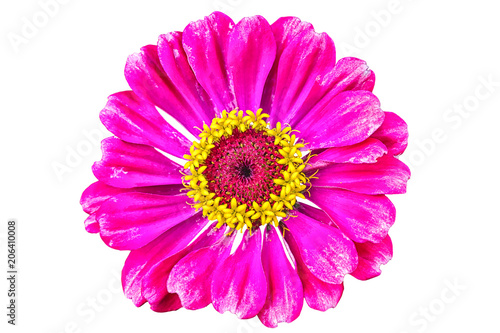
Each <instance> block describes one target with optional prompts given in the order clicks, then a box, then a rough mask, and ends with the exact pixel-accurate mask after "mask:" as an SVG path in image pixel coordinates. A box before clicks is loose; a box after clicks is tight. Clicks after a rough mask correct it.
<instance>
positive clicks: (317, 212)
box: [296, 202, 338, 228]
mask: <svg viewBox="0 0 500 333" xmlns="http://www.w3.org/2000/svg"><path fill="white" fill-rule="evenodd" d="M296 210H297V211H299V212H301V213H302V214H304V215H307V216H309V217H310V218H312V219H313V220H316V221H318V222H322V223H324V224H326V225H329V226H332V227H334V228H338V227H337V226H336V225H335V223H334V222H333V221H332V219H331V218H330V216H328V214H327V213H325V212H324V211H323V210H321V209H318V208H316V207H313V206H311V205H308V204H306V203H303V202H301V203H300V204H298V205H297V208H296Z"/></svg>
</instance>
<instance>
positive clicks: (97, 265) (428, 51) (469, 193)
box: [0, 0, 500, 333]
mask: <svg viewBox="0 0 500 333" xmlns="http://www.w3.org/2000/svg"><path fill="white" fill-rule="evenodd" d="M44 1H46V0H44ZM61 2H62V0H61ZM495 4H496V2H494V1H491V0H475V1H452V0H449V1H431V0H420V1H417V0H414V1H410V0H400V1H390V0H375V1H374V0H364V1H311V0H309V1H292V0H287V1H270V0H258V1H255V0H253V1H250V0H220V1H216V0H197V1H152V0H143V1H131V0H127V1H124V0H120V1H119V0H111V1H97V0H86V1H82V0H66V4H61V5H59V8H58V10H57V11H56V12H55V13H54V15H53V17H50V18H49V19H48V20H47V22H43V20H41V21H38V24H39V25H43V24H44V26H42V27H40V28H38V31H37V32H36V33H34V34H33V35H32V36H28V37H29V38H26V40H25V43H24V44H22V45H19V46H18V47H14V46H13V44H12V43H11V42H10V41H9V37H8V36H11V37H12V36H13V34H16V35H18V36H22V28H23V25H25V24H26V23H25V22H26V21H24V20H27V21H29V22H33V21H34V20H36V19H37V18H38V19H39V20H40V19H43V14H40V12H41V11H42V7H41V5H40V4H39V2H37V1H35V0H29V1H6V0H2V3H1V5H0V22H1V38H0V44H1V51H0V56H1V61H0V73H1V83H0V84H1V86H0V97H1V98H0V105H1V120H0V136H1V138H0V139H1V140H0V142H1V143H0V149H1V153H0V156H1V160H0V168H1V172H0V180H1V186H0V188H1V201H0V208H1V211H0V221H1V226H2V227H1V231H0V235H1V237H0V242H1V244H0V252H1V255H0V258H2V259H1V265H0V266H1V267H2V271H4V272H5V270H6V265H5V264H6V246H5V233H6V222H7V221H8V219H9V218H16V219H18V221H19V239H20V240H19V244H18V245H19V272H20V276H19V285H18V287H19V298H18V302H19V309H18V326H17V327H15V328H12V327H10V325H7V323H6V321H7V317H6V316H5V313H6V309H5V306H4V305H6V302H7V296H6V291H7V285H6V280H5V278H2V279H1V283H0V295H1V296H0V304H1V308H2V309H3V310H0V318H1V324H0V327H2V328H1V331H2V332H5V327H7V328H8V329H9V332H14V331H19V332H42V333H45V332H47V333H49V332H51V333H62V332H179V331H182V332H197V331H204V332H263V331H267V330H268V329H266V328H265V327H263V326H262V325H261V324H260V323H259V321H258V320H249V321H239V320H238V319H236V317H235V316H234V315H232V314H229V313H226V314H224V315H221V314H219V313H217V312H216V311H215V310H214V309H213V307H212V306H211V305H210V306H208V307H207V308H205V309H203V310H199V311H195V312H193V311H187V310H184V309H181V310H179V311H176V312H172V313H166V314H158V313H154V312H152V311H151V310H149V308H148V306H147V305H145V306H143V307H142V308H139V309H137V308H135V306H134V305H133V304H132V302H131V301H129V300H127V299H126V298H125V297H124V296H123V294H122V292H121V290H120V289H121V288H120V283H119V281H118V279H117V277H116V276H117V275H118V274H119V272H120V270H121V267H122V264H123V262H124V260H125V258H126V255H127V253H125V252H118V251H115V250H112V249H110V248H108V247H107V246H106V245H104V244H103V243H102V241H101V240H100V238H99V236H98V235H91V234H88V233H86V232H85V230H84V227H83V221H84V219H85V217H86V214H85V213H84V212H83V211H82V210H81V208H80V205H79V199H80V195H81V193H82V191H83V190H84V189H85V188H86V187H87V186H88V185H89V184H90V183H92V182H93V181H94V177H93V175H92V173H91V169H90V167H91V165H92V163H93V162H94V161H95V160H98V159H99V158H100V149H99V146H98V145H97V144H95V143H92V142H91V141H89V140H88V138H87V137H86V136H85V133H88V132H90V133H97V132H96V131H101V132H102V133H105V130H104V129H103V127H102V126H101V125H100V124H99V119H98V114H99V111H100V110H101V109H102V107H103V106H104V104H105V102H106V98H107V96H108V95H110V94H112V93H114V92H117V91H121V90H125V89H128V87H127V84H126V81H125V78H124V76H123V68H124V64H125V60H126V57H127V56H128V55H129V54H130V53H133V52H136V51H137V50H139V48H140V47H141V46H143V45H146V44H150V43H156V38H157V36H158V35H160V34H162V33H166V32H169V31H173V30H182V29H183V28H184V27H185V26H186V25H187V24H188V23H189V22H190V21H192V20H197V19H201V18H202V17H203V16H205V15H208V14H209V13H210V12H212V11H213V10H216V9H223V10H224V11H225V12H226V13H227V14H229V15H230V16H231V17H232V18H233V19H234V20H235V21H238V20H239V19H241V18H242V17H244V16H250V15H255V14H261V15H263V16H264V17H266V18H267V20H268V21H269V22H271V23H272V22H274V21H275V20H276V19H277V18H278V17H280V16H288V15H294V16H299V17H300V18H301V19H302V20H305V21H309V22H311V23H313V24H314V26H315V28H316V30H317V31H325V32H327V33H328V34H329V35H330V36H331V37H332V38H333V39H334V41H335V43H336V45H337V50H338V51H337V52H338V58H340V57H343V56H347V55H352V56H356V57H360V58H362V59H364V60H366V61H367V62H368V64H369V65H370V67H371V68H372V69H373V70H374V72H375V73H376V75H377V83H376V86H375V90H374V93H375V94H376V95H377V96H378V97H379V98H380V100H381V103H382V107H383V109H384V110H387V111H394V112H396V113H398V114H399V115H400V116H402V117H403V118H404V119H405V120H406V121H407V123H408V124H409V129H410V144H409V147H408V149H407V152H406V153H405V155H404V160H405V161H406V162H407V163H408V164H409V165H410V167H411V169H412V172H413V174H412V179H411V180H410V182H409V185H408V193H407V194H406V195H402V196H392V197H391V199H393V201H394V202H395V204H396V207H397V210H398V216H397V220H396V224H395V225H394V227H393V228H392V229H391V236H392V239H393V243H394V259H393V260H392V261H391V262H390V263H389V264H388V265H386V266H385V267H384V268H383V274H382V275H381V276H380V277H378V278H375V279H373V280H370V281H367V282H361V281H357V280H355V279H354V278H352V277H347V278H346V281H345V293H344V296H343V298H342V299H341V301H340V303H339V305H338V307H337V308H336V309H333V310H328V311H327V312H325V313H322V312H318V311H313V310H311V309H309V308H308V307H307V306H306V305H305V306H304V309H303V310H302V314H301V315H300V317H299V318H298V319H297V320H296V321H295V322H293V323H292V324H280V326H279V328H278V329H275V331H276V332H303V331H309V332H313V331H314V332H368V331H369V332H384V333H388V332H389V333H392V332H393V333H403V332H406V333H416V332H471V331H474V332H499V329H500V324H499V323H498V319H497V318H498V313H499V311H500V306H499V304H500V303H499V302H498V300H499V298H500V292H499V283H498V276H499V275H498V273H499V271H500V270H499V269H498V266H499V260H498V258H499V254H500V253H499V246H498V245H497V242H498V237H499V236H498V235H499V232H500V227H499V225H500V218H499V212H498V211H499V210H498V208H499V206H500V204H499V199H500V197H499V195H498V192H497V189H498V188H499V186H500V179H499V172H498V170H499V167H498V162H499V157H498V156H499V153H500V150H499V146H498V144H499V139H498V131H499V128H500V114H499V111H500V110H499V106H500V65H499V60H500V46H499V37H498V36H499V35H498V33H499V32H500V20H499V19H498V12H499V8H498V6H495ZM381 13H385V14H386V15H382V14H381ZM387 13H390V15H387ZM39 15H42V17H39ZM34 17H35V18H34ZM376 17H378V20H377V19H376ZM488 80H489V81H490V82H493V83H490V84H487V83H484V82H486V81H488ZM460 108H461V109H463V110H464V111H463V112H462V114H460V113H458V110H459V109H460ZM106 135H107V134H106ZM85 148H86V149H87V150H86V154H78V152H77V154H78V156H77V157H75V156H71V154H74V153H71V151H77V149H80V151H82V150H83V151H85ZM83 155H85V156H83ZM67 159H70V161H69V164H71V166H70V165H68V160H67ZM58 163H59V164H62V165H66V166H67V167H68V170H70V171H67V170H66V171H67V172H65V173H64V174H62V175H59V177H58V175H57V173H56V172H55V170H54V165H58ZM1 276H4V274H3V273H2V274H1ZM450 285H451V286H453V285H455V287H450ZM457 285H458V287H457ZM92 300H96V301H95V302H96V305H95V308H92V307H91V305H90V304H91V302H92ZM425 313H428V314H425Z"/></svg>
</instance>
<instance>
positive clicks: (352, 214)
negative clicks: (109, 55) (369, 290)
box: [81, 12, 410, 327]
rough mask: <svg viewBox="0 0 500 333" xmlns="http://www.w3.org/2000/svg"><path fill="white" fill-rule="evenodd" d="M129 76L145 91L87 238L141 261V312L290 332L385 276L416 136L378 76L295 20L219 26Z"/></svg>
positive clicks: (108, 159)
mask: <svg viewBox="0 0 500 333" xmlns="http://www.w3.org/2000/svg"><path fill="white" fill-rule="evenodd" d="M125 77H126V79H127V81H128V83H129V85H130V87H131V89H132V90H131V91H124V92H120V93H116V94H114V95H111V96H110V97H109V101H108V103H107V105H106V107H105V108H104V109H103V110H102V112H101V114H100V118H101V121H102V122H103V124H104V125H105V126H106V128H108V130H109V131H110V132H111V133H113V134H114V135H115V136H116V137H109V138H107V139H105V140H103V142H102V151H103V156H102V159H101V160H100V161H98V162H96V163H95V164H94V166H93V168H92V170H93V172H94V175H95V176H96V177H97V179H98V181H97V182H95V183H94V184H92V185H90V186H89V187H88V188H87V189H86V190H85V192H84V193H83V195H82V199H81V204H82V207H83V209H84V211H85V212H86V213H88V214H89V217H88V218H87V220H86V221H85V228H86V230H87V231H88V232H90V233H99V234H100V235H101V238H102V240H103V241H104V242H105V243H106V244H107V245H108V246H110V247H112V248H114V249H118V250H129V251H131V252H130V254H129V257H128V258H127V261H126V262H125V267H124V268H123V272H122V283H123V289H124V292H125V295H126V296H127V297H128V298H130V299H131V300H132V301H133V302H134V304H135V305H136V306H141V305H142V304H144V303H145V302H148V303H149V304H150V306H151V308H152V309H153V310H154V311H159V312H165V311H172V310H177V309H179V308H181V307H185V308H186V309H191V310H195V309H200V308H203V307H205V306H207V305H208V304H210V303H212V304H213V306H214V308H215V309H216V310H217V311H219V312H221V313H223V312H225V311H230V312H233V313H235V314H236V315H237V316H238V317H239V318H251V317H254V316H258V317H259V319H260V320H261V321H262V323H264V325H266V326H268V327H276V326H277V325H278V323H280V322H291V321H293V320H295V318H297V317H298V316H299V314H300V311H301V309H302V306H303V301H304V299H305V300H306V302H307V304H308V305H309V306H310V307H311V308H313V309H317V310H320V311H325V310H327V309H329V308H333V307H335V306H336V305H337V303H338V301H339V299H340V297H341V295H342V292H343V280H344V277H345V275H347V274H351V275H352V276H354V277H355V278H357V279H360V280H366V279H370V278H373V277H375V276H378V275H380V273H381V271H380V266H381V265H383V264H386V263H387V262H388V261H389V260H390V259H391V258H392V243H391V239H390V238H389V236H388V231H389V228H390V227H391V226H392V225H393V223H394V220H395V213H396V212H395V208H394V206H393V204H392V203H391V201H390V200H389V199H388V198H387V197H386V194H401V193H405V192H406V183H407V181H408V179H409V178H410V170H409V169H408V167H407V166H406V165H405V164H404V163H402V162H401V161H399V159H398V158H397V156H398V155H400V154H402V153H403V151H404V150H405V148H406V145H407V140H408V132H407V126H406V123H405V122H404V121H403V120H402V119H401V118H400V117H398V116H397V115H396V114H394V113H391V112H384V111H382V109H381V108H380V103H379V101H378V99H377V97H376V96H375V95H374V94H373V93H372V90H373V86H374V83H375V75H374V73H373V72H372V71H371V70H370V69H369V68H368V66H367V65H366V63H365V62H364V61H362V60H359V59H356V58H343V59H340V60H338V61H336V59H335V47H334V44H333V41H332V40H331V38H330V37H329V36H328V35H327V34H325V33H321V34H320V33H317V32H315V31H314V29H313V27H312V25H311V24H309V23H305V22H302V21H300V20H299V19H298V18H295V17H283V18H280V19H278V20H277V21H276V22H275V23H273V24H272V25H269V24H268V22H267V21H266V20H265V19H264V18H263V17H260V16H254V17H249V18H244V19H243V20H241V21H240V22H238V23H237V24H235V23H233V21H232V20H231V19H230V18H229V17H228V16H226V15H224V14H222V13H219V12H215V13H213V14H211V15H210V16H208V17H206V18H205V19H203V20H200V21H196V22H192V23H190V24H189V25H188V26H187V27H186V28H185V29H184V31H183V32H173V33H168V34H165V35H162V36H160V38H159V40H158V45H148V46H145V47H143V48H142V49H141V51H140V52H138V53H135V54H133V55H131V56H130V57H129V58H128V60H127V64H126V67H125ZM260 109H262V110H260ZM224 110H226V111H227V112H226V111H224ZM233 110H236V111H233ZM240 110H241V112H240ZM246 110H249V111H251V112H246ZM231 111H232V112H231ZM243 111H245V112H243ZM162 113H168V114H169V115H170V116H171V117H173V118H174V119H176V120H177V121H178V122H179V123H180V124H181V125H182V126H184V127H185V129H186V130H187V131H189V132H190V133H192V134H193V135H195V136H199V138H200V139H199V140H197V141H195V142H194V143H193V142H191V141H190V140H188V139H187V138H186V137H185V136H184V135H182V134H181V133H180V132H179V131H178V130H177V129H176V128H174V126H172V125H171V124H169V123H168V122H167V121H165V119H164V117H163V116H162ZM285 124H286V125H285ZM285 126H286V127H285ZM200 132H201V133H200ZM292 134H293V135H292ZM164 153H166V154H164ZM171 156H174V157H178V158H183V159H185V163H186V164H185V165H184V166H182V165H179V164H177V163H176V162H174V161H173V159H171V158H170V157H171ZM304 198H305V199H304ZM311 202H312V203H313V204H314V205H315V206H317V207H319V208H315V207H314V206H313V205H311V204H310V203H311ZM237 232H243V240H242V242H241V244H239V245H236V244H235V246H236V250H235V252H234V253H231V248H232V246H233V243H234V239H235V235H236V233H237ZM283 235H284V236H283ZM282 244H285V246H283V245H282Z"/></svg>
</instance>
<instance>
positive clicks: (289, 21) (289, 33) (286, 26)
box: [261, 17, 313, 114]
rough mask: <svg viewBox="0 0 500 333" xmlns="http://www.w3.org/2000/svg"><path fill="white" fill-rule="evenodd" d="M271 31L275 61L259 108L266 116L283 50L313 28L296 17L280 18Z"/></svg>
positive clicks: (272, 96) (269, 108) (274, 89)
mask: <svg viewBox="0 0 500 333" xmlns="http://www.w3.org/2000/svg"><path fill="white" fill-rule="evenodd" d="M271 29H272V31H273V35H274V38H275V40H276V59H275V60H274V64H273V67H272V69H271V71H270V72H269V75H268V77H267V81H266V85H265V86H264V92H263V96H262V102H261V107H262V108H263V109H264V112H266V113H268V114H269V113H270V112H271V104H272V102H273V100H274V95H275V94H276V81H277V77H278V65H279V61H280V58H281V55H282V54H283V50H284V49H285V48H286V47H287V46H288V44H289V43H290V41H292V40H293V38H294V37H295V36H297V35H298V34H300V33H302V32H303V31H305V30H313V26H312V24H310V23H307V22H302V21H301V20H300V19H299V18H297V17H281V18H279V19H278V20H277V21H276V22H274V23H273V24H272V25H271Z"/></svg>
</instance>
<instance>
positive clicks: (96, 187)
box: [80, 181, 184, 234]
mask: <svg viewBox="0 0 500 333" xmlns="http://www.w3.org/2000/svg"><path fill="white" fill-rule="evenodd" d="M183 188H184V186H182V185H163V186H149V187H134V188H125V189H124V188H117V187H113V186H108V185H106V184H104V183H103V182H100V181H97V182H95V183H93V184H91V185H90V186H89V187H87V189H85V191H83V194H82V197H81V199H80V204H81V205H82V208H83V210H84V211H85V212H86V213H88V214H90V215H89V217H88V218H87V219H86V220H85V222H84V224H85V230H87V232H90V233H93V234H94V233H98V232H99V222H98V221H97V220H96V217H97V212H98V210H99V208H100V207H101V205H102V203H103V202H105V201H106V200H108V199H109V198H111V197H113V196H115V195H117V194H120V193H125V192H143V193H152V194H162V195H180V194H181V192H180V190H181V189H183Z"/></svg>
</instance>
